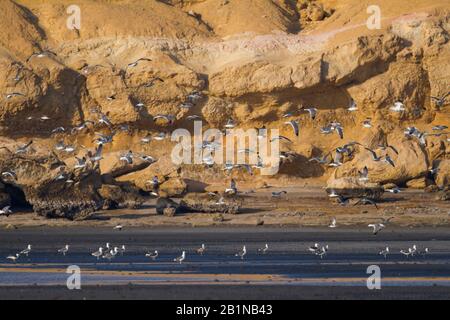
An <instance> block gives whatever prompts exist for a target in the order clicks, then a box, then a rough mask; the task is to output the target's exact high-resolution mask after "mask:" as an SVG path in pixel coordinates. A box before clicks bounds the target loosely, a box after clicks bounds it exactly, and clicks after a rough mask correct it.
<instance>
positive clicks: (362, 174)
mask: <svg viewBox="0 0 450 320" xmlns="http://www.w3.org/2000/svg"><path fill="white" fill-rule="evenodd" d="M358 174H359V181H369V169H368V168H367V166H365V167H364V168H363V169H362V170H361V171H358Z"/></svg>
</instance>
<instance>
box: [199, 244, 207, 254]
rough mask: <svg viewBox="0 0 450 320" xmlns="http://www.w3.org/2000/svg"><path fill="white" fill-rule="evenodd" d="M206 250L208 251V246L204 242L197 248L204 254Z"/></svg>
mask: <svg viewBox="0 0 450 320" xmlns="http://www.w3.org/2000/svg"><path fill="white" fill-rule="evenodd" d="M205 252H206V246H205V244H204V243H202V246H201V247H200V248H198V249H197V253H198V254H199V255H201V256H202V255H203V254H204V253H205Z"/></svg>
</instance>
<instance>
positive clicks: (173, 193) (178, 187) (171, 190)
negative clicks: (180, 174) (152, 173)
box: [159, 178, 187, 197]
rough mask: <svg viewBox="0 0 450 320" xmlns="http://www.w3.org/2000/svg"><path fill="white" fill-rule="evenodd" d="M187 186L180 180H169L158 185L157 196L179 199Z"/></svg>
mask: <svg viewBox="0 0 450 320" xmlns="http://www.w3.org/2000/svg"><path fill="white" fill-rule="evenodd" d="M186 191H187V185H186V183H185V182H184V180H183V179H181V178H169V179H168V180H166V181H165V182H163V183H162V184H161V185H160V188H159V194H160V195H161V196H162V197H179V196H182V195H184V194H185V193H186Z"/></svg>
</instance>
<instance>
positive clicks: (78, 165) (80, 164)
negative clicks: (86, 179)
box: [74, 157, 86, 169]
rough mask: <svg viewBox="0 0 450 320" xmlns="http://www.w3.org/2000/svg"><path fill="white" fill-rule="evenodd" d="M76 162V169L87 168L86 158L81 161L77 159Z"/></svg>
mask: <svg viewBox="0 0 450 320" xmlns="http://www.w3.org/2000/svg"><path fill="white" fill-rule="evenodd" d="M75 160H76V161H77V163H76V164H75V166H74V168H75V169H83V168H85V167H86V158H85V157H83V158H81V159H80V158H78V157H75Z"/></svg>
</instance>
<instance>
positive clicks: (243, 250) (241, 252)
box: [235, 245, 247, 260]
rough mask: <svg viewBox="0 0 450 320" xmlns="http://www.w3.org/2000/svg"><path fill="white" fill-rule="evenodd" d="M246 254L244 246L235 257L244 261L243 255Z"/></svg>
mask: <svg viewBox="0 0 450 320" xmlns="http://www.w3.org/2000/svg"><path fill="white" fill-rule="evenodd" d="M246 254H247V248H246V247H245V245H244V246H243V247H242V250H241V251H239V252H238V253H236V254H235V256H236V257H240V258H241V260H244V257H245V255H246Z"/></svg>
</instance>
